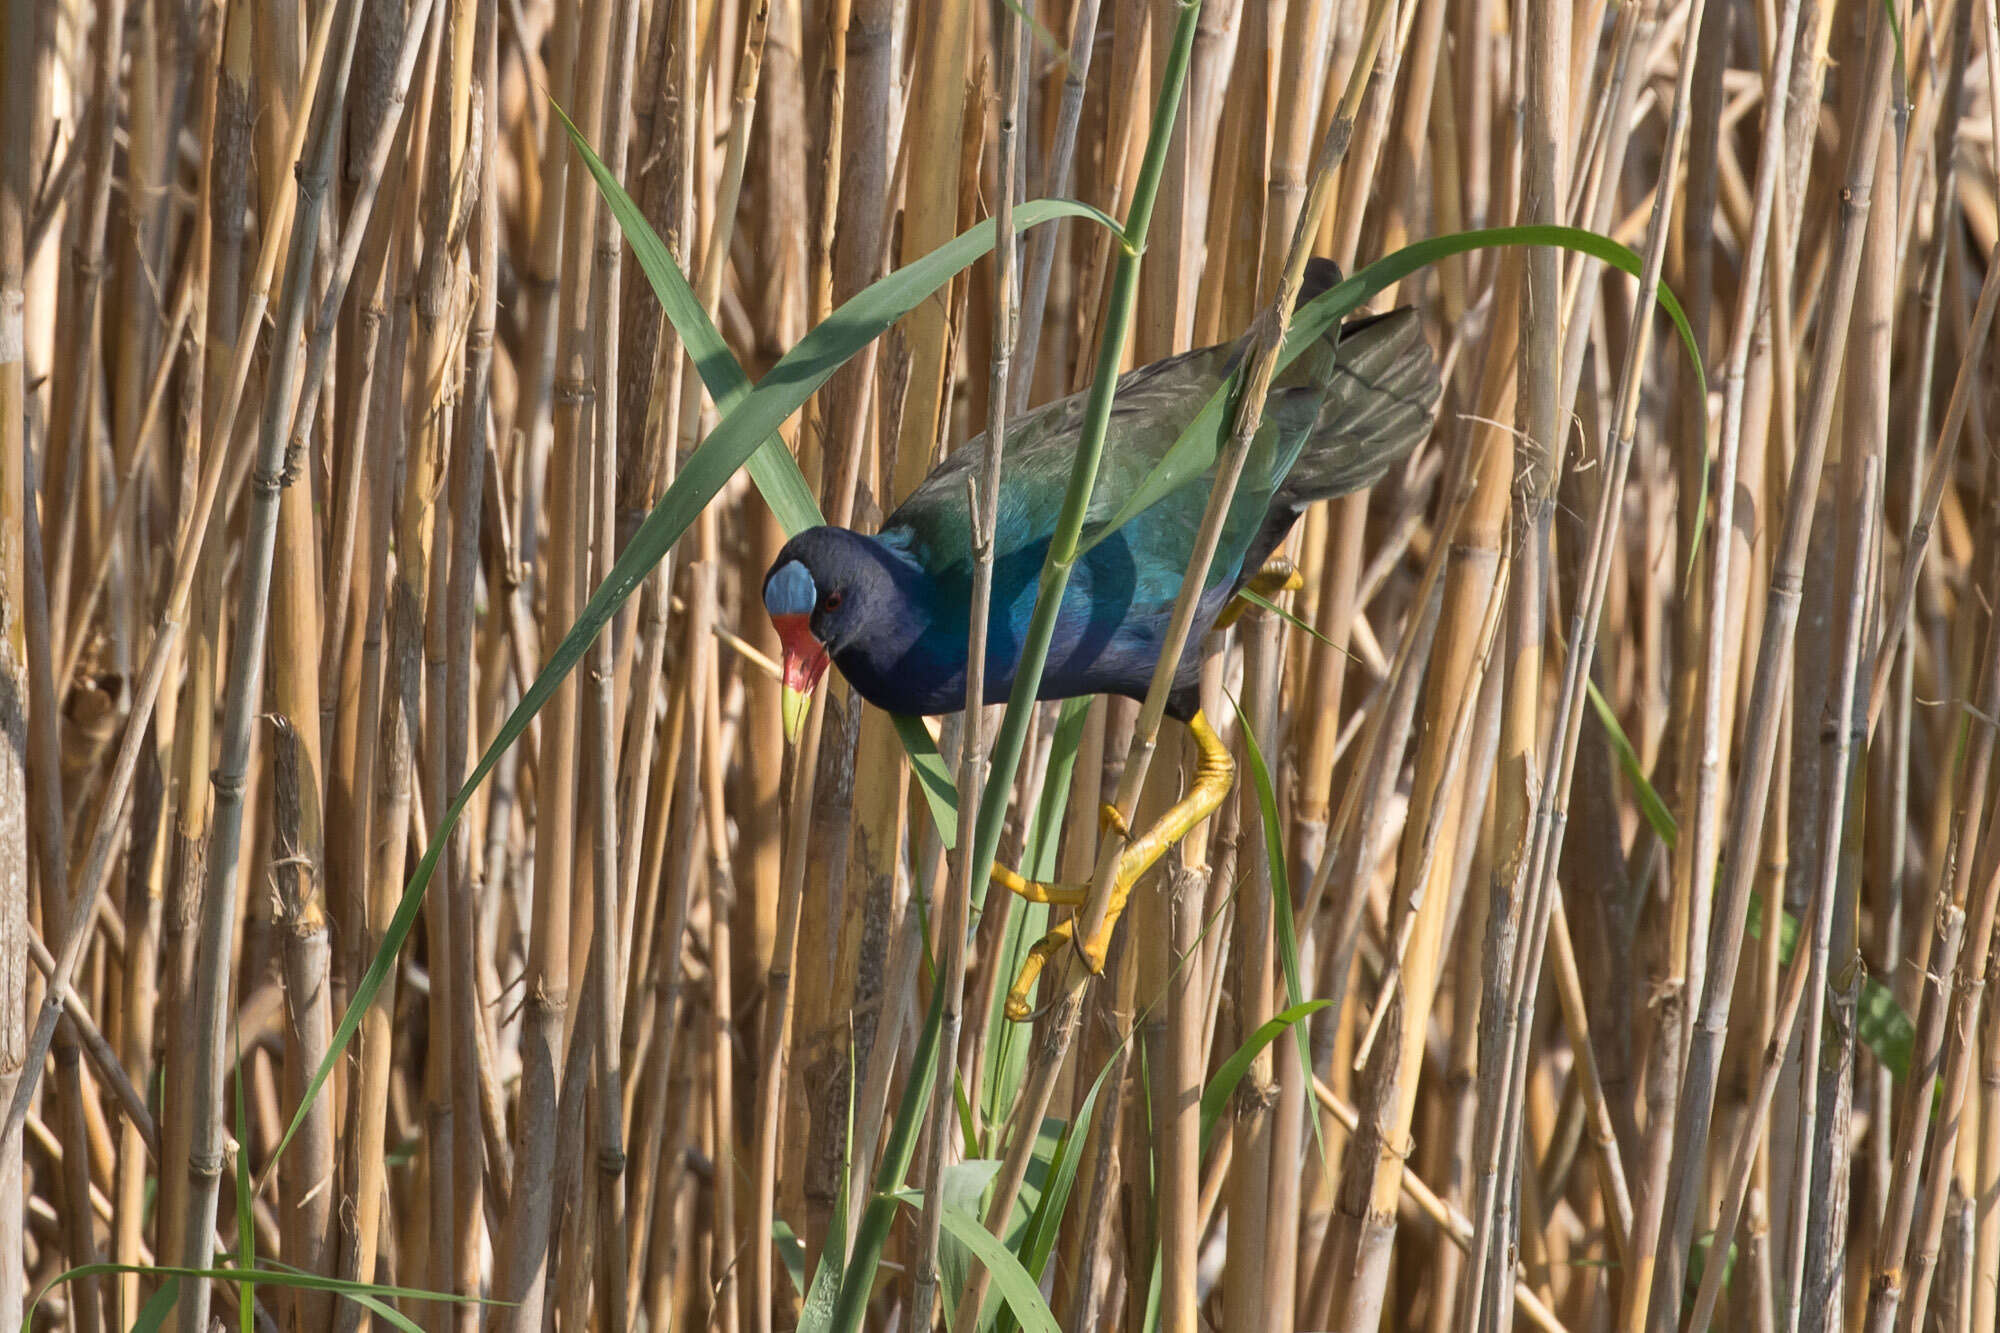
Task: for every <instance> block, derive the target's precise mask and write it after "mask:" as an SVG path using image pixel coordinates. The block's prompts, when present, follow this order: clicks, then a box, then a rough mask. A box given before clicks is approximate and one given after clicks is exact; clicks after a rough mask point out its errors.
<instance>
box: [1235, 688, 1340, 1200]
mask: <svg viewBox="0 0 2000 1333" xmlns="http://www.w3.org/2000/svg"><path fill="white" fill-rule="evenodd" d="M1230 703H1231V704H1232V705H1234V706H1235V708H1236V716H1237V719H1238V720H1239V721H1240V722H1241V723H1242V726H1241V727H1239V728H1238V731H1239V732H1240V733H1241V735H1242V737H1243V752H1244V754H1245V755H1246V756H1248V757H1249V760H1250V777H1251V780H1252V782H1253V783H1254V784H1255V785H1256V791H1257V813H1258V816H1259V819H1260V821H1261V822H1262V824H1263V826H1264V858H1265V860H1266V861H1267V862H1269V864H1270V867H1271V898H1272V904H1271V907H1272V911H1271V933H1272V934H1273V935H1275V936H1276V937H1277V941H1278V962H1279V963H1280V965H1281V966H1282V968H1283V971H1284V974H1285V1002H1286V1003H1287V1004H1288V1005H1290V1006H1291V1008H1293V1009H1296V1008H1298V1007H1299V1006H1300V1005H1301V1004H1303V1003H1305V997H1306V991H1305V978H1304V977H1303V976H1301V975H1300V969H1299V933H1298V923H1297V922H1296V921H1294V920H1293V917H1292V881H1291V875H1290V874H1289V873H1288V871H1287V868H1286V862H1285V834H1284V827H1283V825H1282V824H1281V823H1280V822H1279V819H1278V793H1277V789H1276V788H1275V787H1273V786H1272V785H1271V770H1270V769H1269V768H1268V767H1267V766H1266V765H1265V763H1264V752H1263V751H1262V750H1260V749H1258V748H1257V736H1256V733H1255V732H1254V731H1253V730H1252V729H1251V726H1250V719H1249V718H1247V717H1245V716H1244V714H1243V705H1242V704H1240V703H1237V702H1236V700H1235V699H1231V700H1230ZM1287 1012H1289V1010H1288V1011H1287ZM1294 1035H1296V1036H1297V1038H1298V1042H1299V1068H1300V1069H1303V1070H1305V1071H1306V1073H1307V1076H1308V1077H1310V1076H1311V1073H1312V1067H1313V1064H1312V1048H1311V1045H1310V1043H1308V1042H1307V1040H1306V1032H1305V1029H1304V1028H1299V1029H1297V1030H1296V1031H1295V1033H1294ZM1306 1118H1307V1120H1309V1121H1310V1122H1311V1123H1312V1127H1313V1144H1314V1146H1315V1147H1317V1148H1318V1149H1319V1164H1320V1169H1321V1170H1323V1171H1325V1172H1326V1173H1327V1175H1328V1177H1329V1178H1331V1176H1332V1174H1333V1168H1332V1165H1331V1164H1330V1163H1329V1162H1328V1160H1327V1156H1326V1137H1325V1135H1323V1134H1322V1133H1321V1132H1320V1124H1319V1117H1318V1116H1316V1115H1313V1116H1307V1117H1306Z"/></svg>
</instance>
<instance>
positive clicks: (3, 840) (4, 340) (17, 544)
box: [0, 0, 47, 1321]
mask: <svg viewBox="0 0 2000 1333" xmlns="http://www.w3.org/2000/svg"><path fill="white" fill-rule="evenodd" d="M34 28H35V24H34V11H33V6H32V5H30V4H28V3H27V2H26V0H16V2H15V3H13V4H10V5H8V6H7V11H6V15H5V20H4V26H0V86H4V88H5V92H4V93H0V117H4V119H5V120H6V121H7V123H8V124H10V125H15V126H23V127H24V126H26V125H28V124H29V123H30V112H29V108H30V106H31V105H32V99H33V98H34V96H35V94H36V93H37V92H38V91H40V90H39V89H38V87H37V84H36V80H35V78H34V75H33V68H34V66H33V58H34V50H33V39H34ZM32 204H33V185H32V180H31V176H30V167H29V156H28V147H27V143H26V137H25V135H23V134H22V133H20V132H18V131H17V132H16V133H13V134H9V135H6V136H5V137H4V139H3V140H0V959H4V960H6V961H4V962H0V1097H4V1098H5V1099H6V1100H7V1102H8V1103H9V1104H10V1105H11V1104H12V1102H13V1099H14V1096H15V1094H16V1090H17V1088H18V1087H19V1085H20V1083H21V1081H22V1073H23V1070H24V1067H25V1064H26V1056H27V1038H28V1033H27V999H28V978H27V975H26V969H25V968H24V967H22V966H21V965H20V964H19V963H17V962H15V961H14V960H16V959H18V958H20V957H21V955H22V954H23V953H24V952H25V949H24V948H23V947H22V946H23V942H24V939H25V937H26V935H27V933H28V801H27V749H28V706H29V705H28V690H29V685H30V681H29V676H28V637H27V611H28V607H27V602H28V578H27V540H28V534H27V499H28V481H27V439H26V435H27V431H26V427H27V403H28V397H27V378H26V366H27V318H26V305H27V292H26V280H27V273H26V267H27V264H26V260H27V253H26V242H27V228H28V222H29V217H30V214H31V211H32ZM44 882H45V883H46V882H47V881H46V880H45V881H44ZM23 1133H24V1131H23V1129H22V1128H21V1127H20V1126H13V1127H11V1128H9V1129H8V1130H7V1131H6V1133H5V1134H4V1135H0V1193H4V1195H5V1197H6V1198H8V1199H16V1198H22V1197H23V1195H24V1189H23V1187H24V1184H25V1181H24V1179H23V1172H22V1167H23V1160H22V1158H23V1147H24V1143H23ZM27 1230H28V1228H27V1210H26V1209H25V1208H19V1209H17V1208H11V1207H10V1208H6V1209H0V1318H4V1319H8V1320H12V1321H19V1320H20V1318H21V1317H22V1314H23V1309H24V1306H25V1304H26V1286H27V1274H26V1272H25V1266H26V1249H25V1242H26V1239H27V1234H26V1233H27Z"/></svg>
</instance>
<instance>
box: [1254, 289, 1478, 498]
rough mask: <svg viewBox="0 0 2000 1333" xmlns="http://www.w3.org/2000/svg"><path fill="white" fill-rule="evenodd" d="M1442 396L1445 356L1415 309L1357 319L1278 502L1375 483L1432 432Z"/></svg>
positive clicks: (1345, 333)
mask: <svg viewBox="0 0 2000 1333" xmlns="http://www.w3.org/2000/svg"><path fill="white" fill-rule="evenodd" d="M1328 267H1329V268H1331V267H1332V266H1331V265H1328ZM1329 341H1332V340H1331V339H1329ZM1440 392H1441V385H1440V384H1439V381H1438V366H1437V359H1436V358H1435V357H1434V356H1432V355H1431V349H1430V344H1429V343H1427V342H1426V341H1424V331H1423V323H1422V321H1421V320H1420V319H1419V318H1418V317H1417V312H1416V311H1415V310H1413V309H1411V308H1409V307H1407V306H1405V307H1404V308H1402V309H1400V310H1394V311H1391V312H1390V313H1388V314H1386V315H1364V316H1362V317H1360V318H1358V319H1352V320H1349V321H1348V322H1347V324H1346V325H1345V326H1344V327H1342V329H1341V330H1340V336H1339V341H1338V343H1336V344H1335V348H1334V356H1333V366H1332V369H1331V371H1330V373H1328V374H1327V378H1326V380H1325V383H1324V396H1323V397H1322V399H1321V400H1320V408H1319V414H1318V416H1317V417H1316V419H1315V420H1314V422H1313V429H1312V435H1311V437H1310V438H1309V439H1308V440H1307V441H1306V444H1305V447H1304V448H1303V449H1301V450H1300V451H1299V458H1298V461H1297V462H1296V463H1294V464H1293V465H1292V469H1291V471H1290V472H1289V473H1288V474H1287V475H1286V477H1285V480H1284V484H1283V485H1282V486H1280V487H1279V490H1278V495H1277V496H1276V497H1275V499H1276V500H1277V502H1278V503H1282V504H1289V505H1291V506H1292V507H1294V508H1295V509H1304V508H1305V507H1306V506H1307V505H1309V504H1311V503H1313V502H1314V501H1316V500H1325V499H1330V498H1331V497H1333V496H1336V495H1345V494H1347V493H1348V492H1349V491H1358V490H1360V489H1362V488H1363V487H1365V486H1372V485H1374V484H1375V483H1376V482H1377V481H1379V480H1381V478H1382V474H1383V473H1385V472H1387V471H1388V470H1389V468H1390V467H1391V466H1392V465H1393V464H1395V463H1396V462H1397V461H1399V460H1400V459H1401V458H1402V457H1403V456H1404V455H1406V454H1408V453H1409V452H1410V450H1411V449H1413V448H1415V447H1416V444H1417V441H1419V440H1421V439H1423V438H1424V436H1425V435H1426V434H1428V433H1429V431H1430V426H1431V413H1432V411H1433V410H1434V409H1435V408H1436V407H1437V401H1438V396H1439V394H1440Z"/></svg>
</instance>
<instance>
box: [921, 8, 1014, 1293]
mask: <svg viewBox="0 0 2000 1333" xmlns="http://www.w3.org/2000/svg"><path fill="white" fill-rule="evenodd" d="M1026 44H1027V29H1026V25H1024V24H1023V23H1021V21H1020V19H1019V17H1018V16H1010V17H1009V19H1008V20H1007V21H1006V23H1005V25H1004V35H1003V36H1002V37H1001V39H1000V48H1001V51H1000V106H999V118H1000V123H999V139H998V149H999V164H998V181H999V197H998V200H997V201H996V204H995V208H994V213H993V227H994V242H993V285H994V289H995V292H996V297H995V300H994V303H993V339H992V348H993V361H992V371H991V374H990V377H989V379H988V382H987V383H988V390H987V395H986V399H987V402H986V445H985V454H984V457H983V459H982V461H981V465H980V471H979V476H978V478H977V480H976V482H972V481H969V482H968V495H967V497H966V498H967V500H968V501H969V503H970V508H971V514H972V525H973V534H972V559H973V568H972V602H971V615H970V623H969V627H968V630H967V639H966V644H967V647H966V662H967V666H966V672H965V726H964V729H963V732H962V734H961V736H960V738H959V759H958V780H957V787H958V798H959V802H960V808H961V809H963V810H967V811H972V810H977V809H979V808H980V805H981V802H982V800H983V799H984V798H985V791H986V771H985V766H986V739H985V736H984V729H983V727H982V725H981V720H982V717H983V713H984V705H985V698H986V670H985V668H986V636H987V621H988V617H989V615H990V605H989V604H990V602H991V600H992V595H993V558H994V551H993V534H994V529H995V526H996V525H997V523H998V522H999V517H1000V513H999V511H1000V468H1001V459H1002V456H1003V453H1004V451H1005V448H1006V439H1007V399H1008V393H1007V389H1008V385H1009V384H1010V383H1011V380H1010V378H1009V371H1010V366H1011V363H1012V359H1013V353H1014V337H1015V329H1014V303H1015V296H1014V290H1015V281H1014V267H1015V264H1014V260H1015V240H1014V176H1015V170H1016V162H1015V153H1016V151H1017V150H1016V134H1017V128H1016V123H1017V117H1018V115H1019V112H1020V108H1021V105H1022V101H1021V87H1022V75H1021V65H1022V63H1023V61H1024V60H1025V58H1026V50H1025V47H1026ZM906 420H907V419H906ZM975 846H976V840H975V839H974V838H972V837H970V836H961V837H960V838H959V840H958V845H957V846H956V847H955V848H954V849H953V855H952V856H951V858H950V872H951V873H950V886H949V888H948V889H947V890H946V896H945V899H944V902H943V904H942V906H941V908H940V911H939V925H938V939H939V947H940V948H941V950H942V951H943V959H942V963H943V966H942V969H941V971H940V973H939V976H938V979H937V984H938V986H939V987H941V989H942V991H943V996H944V1008H943V1017H942V1020H941V1025H940V1027H939V1035H938V1053H937V1058H936V1072H935V1074H934V1075H933V1088H932V1093H931V1112H930V1124H931V1133H930V1137H929V1142H928V1152H927V1154H926V1158H925V1162H924V1165H923V1168H922V1170H921V1171H920V1172H919V1174H918V1175H917V1181H918V1188H920V1189H922V1190H923V1191H924V1204H923V1210H922V1213H921V1217H920V1221H919V1225H918V1232H917V1248H916V1256H915V1259H914V1261H913V1265H914V1268H915V1284H914V1288H913V1291H912V1294H911V1298H910V1319H911V1322H912V1324H913V1325H914V1326H916V1327H929V1325H930V1321H931V1312H932V1308H933V1306H934V1304H935V1302H936V1300H937V1285H938V1269H937V1247H938V1238H939V1232H940V1228H941V1227H942V1224H943V1209H944V1188H943V1186H944V1171H945V1156H946V1151H947V1147H948V1144H949V1142H950V1139H951V1135H950V1134H948V1133H947V1132H945V1129H944V1126H946V1125H949V1124H951V1123H952V1122H953V1120H954V1117H953V1114H952V1112H953V1110H954V1107H953V1092H954V1090H955V1087H956V1080H957V1077H958V1066H959V1059H958V1046H959V1029H960V1026H961V1021H962V1013H961V1011H962V1010H963V1008H964V1003H965V951H966V933H967V929H968V924H969V923H968V917H969V915H970V913H971V909H972V903H973V898H974V894H975V891H976V890H977V889H979V888H981V887H983V881H984V880H985V879H986V877H987V872H988V870H989V869H990V867H987V866H980V865H978V864H976V863H975V859H974V858H975V855H976V853H975ZM973 1086H975V1087H976V1086H977V1082H976V1081H975V1083H974V1084H973Z"/></svg>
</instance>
